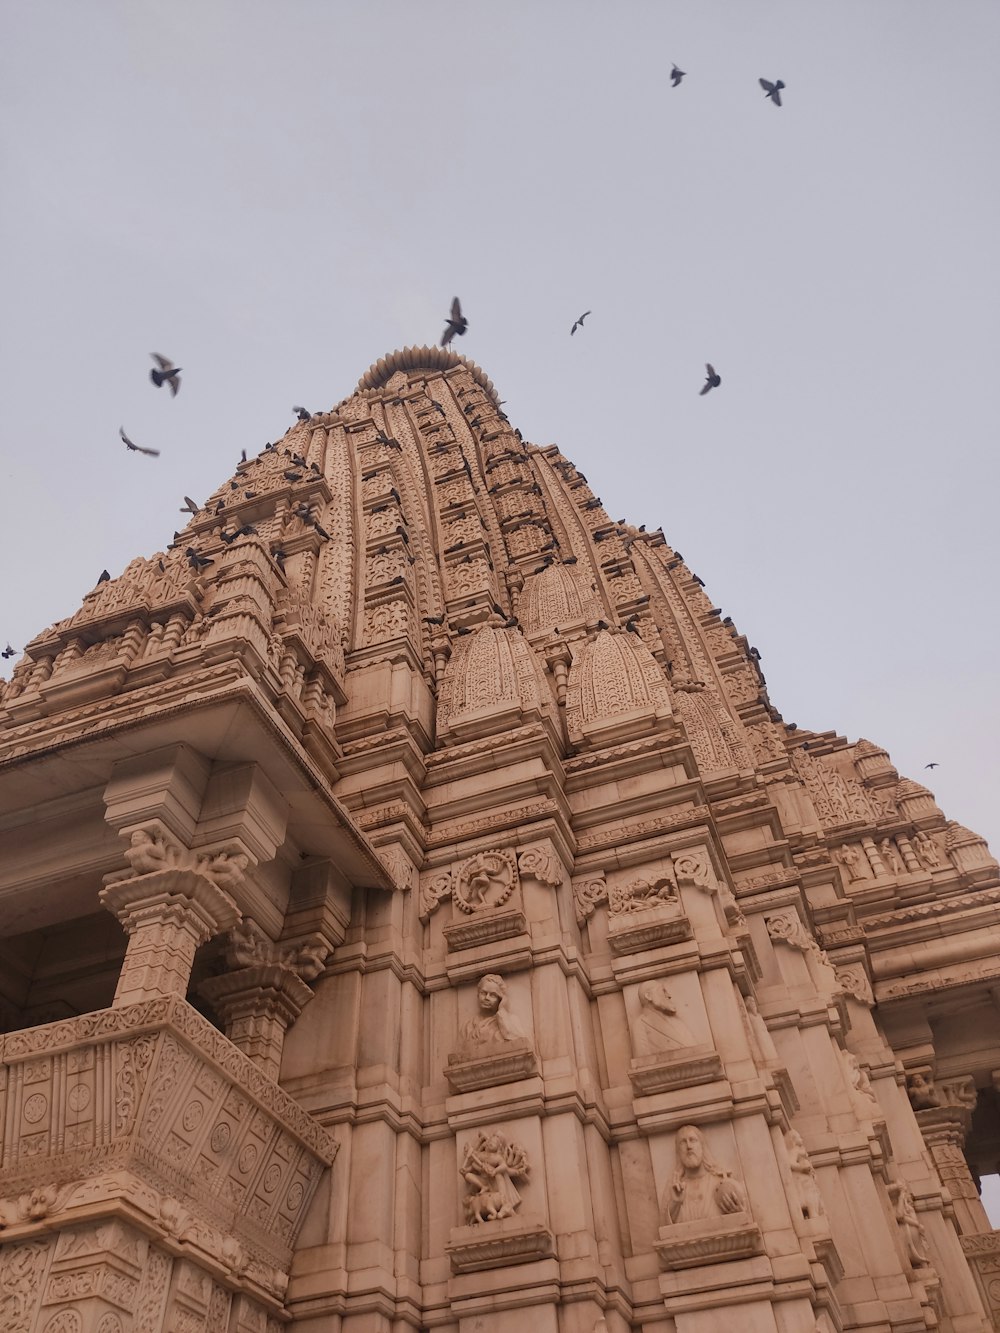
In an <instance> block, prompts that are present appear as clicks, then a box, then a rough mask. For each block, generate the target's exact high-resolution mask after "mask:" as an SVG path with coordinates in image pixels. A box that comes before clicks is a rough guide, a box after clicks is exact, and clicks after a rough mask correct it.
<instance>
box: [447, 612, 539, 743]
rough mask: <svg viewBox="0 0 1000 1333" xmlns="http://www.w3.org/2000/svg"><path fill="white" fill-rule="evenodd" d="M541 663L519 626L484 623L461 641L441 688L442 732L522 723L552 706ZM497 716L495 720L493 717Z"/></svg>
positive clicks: (455, 650) (475, 729) (455, 649)
mask: <svg viewBox="0 0 1000 1333" xmlns="http://www.w3.org/2000/svg"><path fill="white" fill-rule="evenodd" d="M549 702H550V700H549V698H548V686H547V684H546V682H545V680H544V678H543V676H542V670H541V667H540V666H539V664H538V661H537V659H536V658H535V655H534V653H533V652H532V651H531V649H530V648H529V647H528V644H527V643H526V642H525V640H524V637H523V636H522V635H521V634H520V633H518V631H517V630H516V629H500V628H497V627H496V626H493V625H483V626H481V627H480V628H479V629H477V630H476V631H475V633H474V634H469V635H465V636H463V637H462V638H460V639H458V640H457V642H456V643H455V647H454V651H453V653H452V656H451V660H450V661H449V663H448V665H447V667H446V668H445V672H444V676H443V677H442V680H441V685H440V687H439V690H438V710H437V727H438V734H439V735H442V734H444V733H445V732H447V731H457V732H459V733H467V732H468V733H471V732H475V731H478V730H482V731H486V732H489V731H493V730H496V723H497V721H501V725H502V726H503V727H504V728H507V727H509V726H520V725H521V721H522V719H521V717H520V716H518V715H519V714H523V713H528V714H530V715H531V718H532V720H533V719H535V718H537V717H538V715H539V714H540V713H541V712H542V711H543V710H544V709H545V708H546V707H547V706H548V704H549ZM490 719H492V721H491V720H490Z"/></svg>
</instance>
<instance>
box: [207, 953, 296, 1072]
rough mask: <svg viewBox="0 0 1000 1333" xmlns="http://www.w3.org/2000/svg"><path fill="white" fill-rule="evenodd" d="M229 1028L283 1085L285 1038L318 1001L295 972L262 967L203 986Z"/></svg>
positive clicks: (275, 966) (272, 965)
mask: <svg viewBox="0 0 1000 1333" xmlns="http://www.w3.org/2000/svg"><path fill="white" fill-rule="evenodd" d="M201 994H202V995H204V997H205V998H206V999H207V1000H208V1001H209V1002H210V1003H211V1005H212V1006H213V1008H214V1009H215V1011H216V1013H217V1014H218V1015H219V1017H220V1018H221V1019H222V1022H223V1024H224V1025H225V1030H226V1036H227V1037H228V1038H229V1040H230V1041H231V1042H232V1043H233V1045H234V1046H238V1047H239V1048H240V1050H241V1051H242V1052H243V1054H244V1055H248V1056H249V1057H250V1059H251V1060H253V1062H254V1063H255V1064H256V1065H257V1066H258V1067H259V1068H260V1069H261V1070H262V1071H263V1072H264V1073H265V1074H266V1075H267V1076H268V1078H273V1079H275V1080H277V1077H278V1074H279V1072H280V1069H281V1050H282V1047H283V1045H284V1042H285V1033H286V1032H287V1031H288V1029H289V1028H290V1027H291V1025H292V1024H293V1023H294V1022H295V1020H296V1019H297V1018H298V1016H299V1014H300V1013H301V1012H302V1010H303V1009H304V1008H305V1006H306V1005H307V1004H308V1003H309V1001H310V1000H311V999H312V998H313V992H312V991H311V990H310V989H309V987H308V986H307V985H306V983H305V982H304V981H303V980H302V978H301V977H300V976H298V975H297V974H296V973H295V972H293V971H292V969H291V968H289V967H283V966H282V965H281V964H280V963H257V964H255V965H254V966H253V967H241V968H239V969H238V970H237V971H235V972H226V973H224V974H223V975H222V976H220V977H210V978H209V980H208V981H205V982H203V983H202V985H201Z"/></svg>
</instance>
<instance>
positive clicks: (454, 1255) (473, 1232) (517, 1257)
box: [445, 1217, 555, 1273]
mask: <svg viewBox="0 0 1000 1333" xmlns="http://www.w3.org/2000/svg"><path fill="white" fill-rule="evenodd" d="M445 1249H446V1251H447V1252H448V1256H449V1258H450V1259H451V1267H452V1271H453V1272H455V1273H477V1272H480V1271H482V1270H483V1269H487V1268H504V1267H506V1266H507V1265H508V1264H527V1263H532V1262H533V1261H534V1260H536V1259H548V1258H550V1257H551V1256H552V1255H553V1253H554V1252H555V1242H554V1240H553V1237H552V1232H551V1231H550V1230H549V1229H548V1227H547V1226H545V1225H544V1224H543V1223H542V1222H522V1221H521V1220H520V1219H519V1218H516V1217H510V1218H503V1219H501V1220H500V1221H497V1222H481V1223H479V1225H478V1226H470V1227H454V1228H453V1229H452V1231H451V1233H450V1235H449V1238H448V1244H447V1245H446V1246H445Z"/></svg>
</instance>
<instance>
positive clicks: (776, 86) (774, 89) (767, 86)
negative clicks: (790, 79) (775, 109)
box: [757, 79, 785, 106]
mask: <svg viewBox="0 0 1000 1333" xmlns="http://www.w3.org/2000/svg"><path fill="white" fill-rule="evenodd" d="M757 82H758V83H759V84H760V86H761V87H762V88H763V89H764V96H765V97H769V98H770V99H771V101H772V102H773V103H774V105H775V106H781V90H782V88H784V86H785V85H784V84H783V83H782V81H781V79H775V81H774V82H773V83H772V82H771V80H770V79H758V80H757Z"/></svg>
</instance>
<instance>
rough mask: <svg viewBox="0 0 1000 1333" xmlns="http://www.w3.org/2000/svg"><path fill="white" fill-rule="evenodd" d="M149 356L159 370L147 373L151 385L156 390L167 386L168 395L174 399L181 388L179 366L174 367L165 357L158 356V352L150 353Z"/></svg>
mask: <svg viewBox="0 0 1000 1333" xmlns="http://www.w3.org/2000/svg"><path fill="white" fill-rule="evenodd" d="M149 355H150V356H151V357H152V358H153V360H154V361H155V362H156V364H157V365H158V366H159V370H151V371H150V372H149V378H150V379H151V380H152V381H153V383H154V384H155V385H156V387H157V388H158V389H159V388H161V387H162V386H163V385H164V384H169V385H170V393H171V395H172V396H173V397H175V398H176V396H177V390H178V389H179V388H180V387H181V380H180V374H181V368H180V366H175V365H174V363H173V362H172V361H168V360H167V358H166V357H165V356H160V354H159V352H150V354H149Z"/></svg>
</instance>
